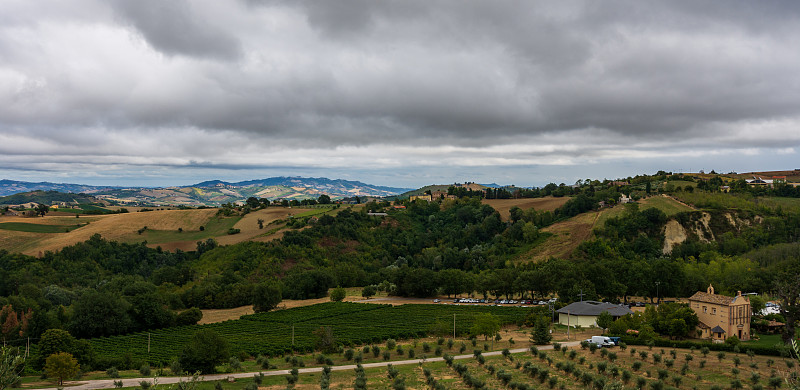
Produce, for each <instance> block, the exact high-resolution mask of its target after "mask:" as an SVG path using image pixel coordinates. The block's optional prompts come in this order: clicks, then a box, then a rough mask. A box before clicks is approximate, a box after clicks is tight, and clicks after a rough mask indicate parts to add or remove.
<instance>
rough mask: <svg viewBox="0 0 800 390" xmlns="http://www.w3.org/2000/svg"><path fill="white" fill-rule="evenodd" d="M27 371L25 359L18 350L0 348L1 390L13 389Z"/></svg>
mask: <svg viewBox="0 0 800 390" xmlns="http://www.w3.org/2000/svg"><path fill="white" fill-rule="evenodd" d="M24 370H25V358H24V357H22V355H20V354H19V350H18V349H17V348H12V347H5V346H3V347H0V390H4V389H6V388H9V387H11V385H13V384H14V383H16V382H17V381H18V380H19V375H20V374H21V373H22V371H24Z"/></svg>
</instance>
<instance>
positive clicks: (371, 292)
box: [361, 285, 378, 299]
mask: <svg viewBox="0 0 800 390" xmlns="http://www.w3.org/2000/svg"><path fill="white" fill-rule="evenodd" d="M377 290H378V289H377V288H376V287H375V286H374V285H369V286H364V288H362V289H361V296H362V297H364V298H367V299H369V298H370V297H372V296H375V294H377V293H378V291H377Z"/></svg>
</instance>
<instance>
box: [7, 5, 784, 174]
mask: <svg viewBox="0 0 800 390" xmlns="http://www.w3.org/2000/svg"><path fill="white" fill-rule="evenodd" d="M796 7H797V6H796V5H794V4H793V3H780V4H767V5H764V6H760V7H757V8H753V7H752V6H751V5H750V4H749V3H747V2H741V3H737V4H728V3H726V4H694V3H682V2H677V3H676V2H671V3H653V2H635V3H632V2H614V1H611V2H604V3H603V4H602V5H599V4H597V3H596V2H590V1H587V2H581V1H574V2H572V1H571V2H561V3H556V4H536V5H535V6H532V5H531V4H530V3H527V2H518V1H500V2H493V3H491V4H487V3H485V2H480V1H454V2H448V1H445V2H437V3H430V2H425V1H403V2H371V1H360V0H352V1H349V2H343V3H337V4H336V5H335V6H333V4H328V3H326V2H305V1H297V2H280V1H258V0H250V1H247V2H245V1H242V2H216V1H199V0H198V1H175V2H170V3H169V4H166V5H165V4H161V3H154V4H148V5H142V4H140V3H128V2H116V1H113V2H101V1H90V0H86V1H83V2H81V3H80V6H79V7H78V6H66V5H61V4H53V5H51V6H50V7H47V8H46V9H45V8H44V7H40V6H33V5H31V3H30V2H25V1H9V2H7V3H6V4H5V5H4V8H5V11H6V12H4V13H3V14H2V15H0V58H2V59H3V60H2V61H0V151H2V155H0V177H2V176H14V177H15V178H22V179H24V178H25V177H26V175H27V176H30V177H39V178H41V177H45V176H46V175H47V172H52V175H54V177H55V176H58V175H68V176H69V177H74V178H77V179H79V178H80V177H81V176H82V175H83V176H85V177H91V176H96V175H98V174H97V173H96V172H104V173H101V174H100V175H101V176H102V175H106V176H102V177H105V178H113V177H120V178H121V177H125V178H131V177H135V176H136V175H137V174H140V173H141V168H139V167H148V170H149V172H150V173H144V174H146V175H151V174H152V175H154V176H157V177H159V178H163V180H165V181H166V180H169V178H170V177H172V178H174V179H176V180H177V179H182V178H185V177H186V172H189V171H191V172H193V173H192V175H194V176H202V175H221V176H222V178H227V176H236V175H245V176H246V175H248V174H249V175H251V177H253V176H256V175H261V174H264V173H265V172H274V173H275V174H281V173H282V172H286V173H287V174H288V173H289V172H301V173H307V174H312V175H318V176H319V175H328V173H330V175H331V176H332V175H334V174H337V175H348V174H362V175H363V176H365V177H380V176H385V177H386V178H387V179H386V180H390V179H389V178H393V179H395V180H401V181H405V182H406V183H408V181H410V180H419V182H415V183H414V184H415V185H421V184H425V182H424V181H423V180H433V179H435V178H443V177H447V175H448V174H450V175H451V176H453V177H465V176H468V175H470V174H476V175H484V177H489V178H491V175H492V173H493V172H494V174H496V175H498V177H505V176H507V175H511V174H514V175H517V176H516V177H518V178H519V179H520V180H521V181H522V180H528V176H527V175H528V174H529V171H537V170H538V169H539V168H541V167H547V169H548V170H549V171H551V172H552V171H554V170H556V167H570V168H569V169H571V170H572V171H564V170H561V171H560V172H562V173H560V175H562V176H564V175H568V172H574V173H572V175H573V177H576V178H577V177H584V178H585V176H586V175H585V174H584V173H583V171H587V172H588V171H594V172H601V173H602V174H604V175H608V176H614V175H618V176H624V175H626V174H630V173H628V172H630V170H631V169H636V168H637V167H640V169H650V168H651V167H659V166H663V169H668V170H669V169H670V168H669V167H668V166H669V165H676V164H677V162H681V161H692V162H693V163H694V164H695V165H707V166H710V165H715V164H718V163H723V162H724V163H725V164H731V165H735V164H742V165H750V166H752V167H753V168H752V169H764V168H765V166H768V167H771V168H776V169H777V168H787V167H786V166H783V165H787V164H788V165H791V161H792V160H791V158H793V157H794V156H796V150H797V147H798V146H800V132H798V131H797V128H798V125H799V124H800V110H799V109H798V107H797V104H796V102H797V101H800V92H798V91H800V81H798V80H799V79H798V78H797V77H796V76H795V74H796V69H798V68H800V52H798V51H797V50H795V49H794V46H795V43H796V42H797V41H798V38H800V26H798V25H797V23H796V20H795V19H794V18H793V16H792V15H795V14H796V11H797V9H796ZM77 9H80V12H79V11H78V10H77ZM622 11H624V12H622ZM731 156H738V159H733V158H731ZM409 167H412V169H413V167H417V168H418V169H425V170H427V171H426V172H429V173H426V174H424V175H418V176H402V175H400V174H398V173H396V171H397V170H402V169H408V168H409ZM602 167H607V169H603V168H602ZM526 169H527V171H526ZM564 169H566V168H564ZM657 169H661V168H656V169H651V170H657ZM735 169H736V170H742V169H743V168H741V165H738V166H737V167H736V168H735ZM744 169H747V168H744ZM434 171H435V172H438V173H436V174H433V173H431V172H434ZM612 171H613V172H612ZM171 172H174V173H171ZM351 172H355V173H351ZM522 172H525V173H524V174H523V173H522ZM538 172H539V174H542V173H541V171H538ZM632 173H634V174H635V173H642V172H632ZM114 175H117V176H114ZM542 175H543V176H542V177H545V174H542ZM547 175H550V174H549V173H548V174H547ZM207 178H211V177H207ZM466 179H467V180H470V178H469V177H466ZM512 179H513V178H511V177H509V181H513V180H512ZM381 184H392V183H387V182H385V181H384V182H382V183H381ZM405 185H408V184H405Z"/></svg>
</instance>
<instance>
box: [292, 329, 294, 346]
mask: <svg viewBox="0 0 800 390" xmlns="http://www.w3.org/2000/svg"><path fill="white" fill-rule="evenodd" d="M292 347H294V324H292Z"/></svg>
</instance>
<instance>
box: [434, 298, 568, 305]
mask: <svg viewBox="0 0 800 390" xmlns="http://www.w3.org/2000/svg"><path fill="white" fill-rule="evenodd" d="M557 300H558V299H557V298H550V299H549V300H547V301H534V300H530V299H522V300H519V301H517V300H514V299H476V298H455V299H453V303H487V304H495V305H547V304H549V303H553V302H555V301H557ZM441 301H442V300H441V299H434V300H433V303H440V302H441Z"/></svg>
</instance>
